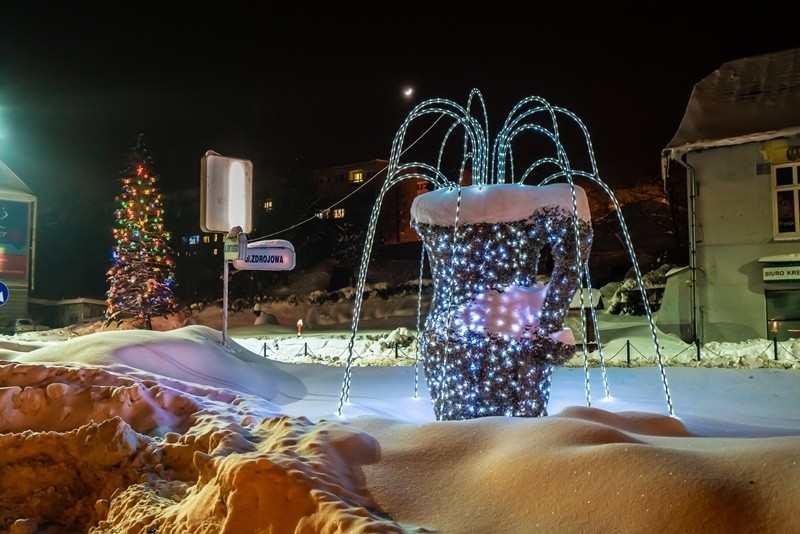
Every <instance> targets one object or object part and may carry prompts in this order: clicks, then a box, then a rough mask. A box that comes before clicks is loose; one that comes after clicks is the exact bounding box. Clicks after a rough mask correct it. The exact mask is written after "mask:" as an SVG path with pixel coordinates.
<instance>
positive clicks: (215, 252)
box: [214, 248, 219, 256]
mask: <svg viewBox="0 0 800 534" xmlns="http://www.w3.org/2000/svg"><path fill="white" fill-rule="evenodd" d="M218 254H219V251H218V250H217V249H216V248H215V249H214V256H217V255H218Z"/></svg>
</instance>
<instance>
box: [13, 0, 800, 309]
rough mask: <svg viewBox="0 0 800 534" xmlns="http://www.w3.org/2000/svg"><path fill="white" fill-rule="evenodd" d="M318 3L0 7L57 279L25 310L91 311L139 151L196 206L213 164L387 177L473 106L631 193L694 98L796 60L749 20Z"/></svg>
mask: <svg viewBox="0 0 800 534" xmlns="http://www.w3.org/2000/svg"><path fill="white" fill-rule="evenodd" d="M318 4H319V3H312V2H300V3H297V2H295V3H293V4H292V5H291V6H288V7H283V8H281V9H280V10H278V11H276V12H272V11H271V10H272V9H273V8H272V7H270V6H272V5H273V4H265V3H258V4H256V3H253V4H252V5H253V6H254V7H252V8H249V7H245V6H244V3H236V2H231V3H218V4H214V6H215V7H213V8H212V7H211V6H210V5H209V6H208V7H199V6H201V3H195V4H191V6H192V7H190V8H185V7H170V8H169V9H167V8H166V7H165V5H164V4H163V3H152V4H150V3H148V2H135V3H122V4H115V5H114V7H113V9H112V8H109V12H103V11H99V12H95V11H92V12H89V11H88V9H89V8H88V7H86V8H84V7H81V6H80V5H76V4H70V7H69V9H68V8H67V7H64V6H63V5H59V6H57V7H53V5H52V4H50V3H44V2H25V3H22V2H14V3H12V5H5V6H4V7H3V9H2V11H3V12H2V14H1V15H0V160H2V161H3V162H5V163H6V164H7V165H8V166H9V167H10V168H11V169H12V171H14V172H15V173H16V174H17V175H18V176H19V177H20V178H21V179H22V180H23V181H24V182H25V183H26V184H28V186H29V187H30V188H31V189H32V190H33V192H34V194H36V195H37V197H38V199H39V200H38V208H39V212H40V213H41V214H42V217H43V221H42V222H40V231H41V232H43V233H47V234H49V235H51V236H60V235H61V233H62V232H63V234H64V237H63V239H62V240H61V241H62V242H63V246H62V248H61V249H60V250H52V246H51V249H49V250H43V251H40V256H42V258H43V261H44V263H45V264H47V263H49V264H50V265H57V266H58V269H59V270H61V273H60V274H59V276H58V277H54V276H52V275H48V274H47V273H43V270H45V269H46V266H44V265H41V266H40V270H39V271H38V273H39V274H37V276H38V278H39V280H40V281H41V282H40V284H39V287H38V288H37V291H38V292H39V293H41V294H43V295H46V296H60V297H74V296H102V293H103V292H104V289H105V287H107V286H106V284H105V280H104V273H105V269H106V268H107V266H108V264H109V263H108V262H109V259H108V251H109V249H110V246H111V227H112V225H113V220H110V219H108V220H107V219H106V218H105V217H107V216H108V215H107V212H106V211H104V210H102V209H100V208H99V207H100V206H102V205H109V204H113V198H114V196H115V195H116V194H117V192H118V191H119V182H118V181H117V178H118V176H119V172H120V171H121V169H122V166H123V155H124V153H125V152H126V151H127V150H128V149H130V148H131V147H132V146H133V144H134V142H135V137H136V134H137V133H140V132H141V133H144V135H145V139H146V142H147V144H148V146H149V147H150V151H151V155H152V156H153V158H154V161H155V164H156V170H157V171H158V173H159V174H160V176H161V182H160V186H161V188H162V190H164V191H165V192H169V191H178V190H183V189H187V188H196V187H198V186H199V180H200V158H201V157H202V156H203V154H204V153H205V152H206V151H207V150H209V149H212V150H215V151H217V152H219V153H221V154H223V155H228V156H234V157H242V158H247V159H250V160H251V161H252V162H253V167H254V178H255V180H256V181H260V182H261V183H265V184H267V188H269V185H268V184H270V183H271V182H273V181H274V182H276V183H277V181H278V178H281V179H284V180H285V179H287V178H288V179H290V180H305V179H307V177H308V172H309V171H310V170H311V169H314V168H320V167H328V166H335V165H341V164H349V163H357V162H361V161H366V160H370V159H374V158H388V156H389V151H390V148H391V143H392V139H393V137H394V135H395V133H396V132H397V130H398V128H399V126H400V124H401V123H402V121H403V119H404V118H405V117H406V115H407V113H408V111H409V110H410V109H411V108H412V107H413V105H414V104H416V103H419V102H421V101H423V100H426V99H429V98H446V99H449V100H452V101H455V102H456V103H459V104H462V105H465V104H466V99H467V97H468V95H469V92H470V90H471V89H473V88H476V89H479V90H480V91H481V93H482V94H483V97H484V99H485V101H486V106H487V109H488V116H489V120H490V130H491V131H490V134H494V133H496V131H497V129H498V128H499V126H500V124H501V122H502V120H504V119H505V118H506V116H507V114H508V113H509V112H510V110H511V109H512V107H513V106H514V104H516V103H517V102H519V101H520V100H521V99H523V98H525V97H528V96H539V97H542V98H544V99H546V100H547V101H548V102H550V103H551V104H553V105H555V106H559V107H562V108H566V109H568V110H570V111H572V112H574V113H575V114H576V115H577V116H578V117H579V118H580V119H581V120H582V121H583V122H584V123H585V124H586V126H587V128H588V130H589V133H590V135H591V139H592V143H593V145H594V150H595V154H596V156H597V163H598V167H599V169H600V175H601V177H602V178H603V179H604V180H605V181H606V182H607V183H609V184H612V185H613V184H622V183H630V182H633V181H635V180H637V179H639V178H642V177H646V176H658V175H659V173H660V168H659V156H660V153H661V150H662V149H663V148H664V147H665V146H666V145H667V144H668V143H669V141H670V140H671V138H672V136H673V134H674V133H675V131H676V130H677V128H678V125H679V124H680V121H681V118H682V117H683V112H684V109H685V107H686V104H687V102H688V100H689V97H690V95H691V91H692V88H693V86H694V84H695V83H697V82H699V81H700V80H701V79H702V78H704V77H705V76H707V75H709V74H711V72H713V71H714V70H716V69H717V68H719V67H720V66H721V65H722V64H723V63H725V62H726V61H730V60H734V59H739V58H742V57H747V56H753V55H759V54H764V53H769V52H775V51H779V50H784V49H787V48H793V47H796V46H798V45H800V40H798V38H797V22H796V19H795V18H793V17H789V16H786V15H785V14H782V13H781V12H780V10H779V9H777V8H769V9H768V6H767V5H765V4H759V3H753V2H719V3H708V2H705V3H702V5H701V4H700V3H675V2H672V3H658V4H653V3H648V2H642V3H640V4H641V6H638V5H634V3H627V2H587V3H585V4H583V3H567V2H554V3H549V4H548V5H549V7H543V6H542V4H543V3H542V2H480V3H478V2H395V3H374V2H373V3H367V2H363V3H362V2H340V3H329V5H330V6H332V7H324V8H320V7H319V6H318ZM87 6H88V4H87ZM176 6H177V4H176ZM255 6H258V7H255ZM601 7H602V8H603V9H601ZM92 9H94V8H92ZM167 11H169V12H177V13H176V14H174V15H169V16H168V15H166V14H165V13H166V12H167ZM409 85H411V86H413V87H414V88H415V91H416V92H415V95H414V97H413V100H411V101H410V100H408V99H406V98H404V97H403V95H402V89H403V88H404V87H407V86H409ZM76 212H80V213H81V216H79V217H77V216H76V215H75V213H76ZM299 218H300V214H298V219H299ZM294 222H296V221H287V226H289V225H290V224H292V223H294ZM198 231H199V223H198ZM76 235H78V236H85V237H78V238H76V237H75V236H76ZM104 235H107V236H108V238H107V241H106V242H103V239H102V236H104ZM56 241H58V240H55V241H54V240H52V239H51V240H50V241H49V242H50V243H54V242H56ZM48 255H50V256H54V255H55V256H57V258H49V259H47V258H48ZM41 263H42V262H40V264H41ZM72 271H74V273H72ZM70 276H72V277H74V278H75V281H74V282H70V284H71V285H70V284H66V285H68V286H69V287H67V288H66V289H65V288H64V285H65V284H64V282H63V280H64V279H65V277H66V278H67V279H68V278H69V277H70ZM54 284H57V285H58V287H56V285H54ZM79 293H92V295H81V294H79Z"/></svg>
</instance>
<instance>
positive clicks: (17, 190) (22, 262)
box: [0, 161, 36, 324]
mask: <svg viewBox="0 0 800 534" xmlns="http://www.w3.org/2000/svg"><path fill="white" fill-rule="evenodd" d="M35 236H36V196H35V195H34V194H33V192H32V191H31V190H30V188H29V187H28V186H27V185H25V183H24V182H23V181H22V180H21V179H20V178H19V176H17V175H16V174H14V173H13V172H12V171H11V169H9V168H8V166H7V165H6V164H5V163H3V162H2V161H0V282H2V286H0V288H6V289H7V291H5V290H3V291H2V292H0V324H6V323H9V322H11V323H13V322H14V320H15V319H16V318H18V317H28V316H29V311H28V297H29V294H30V291H31V290H32V289H33V287H34V276H33V273H34V270H35V260H36V254H35V251H36V240H35Z"/></svg>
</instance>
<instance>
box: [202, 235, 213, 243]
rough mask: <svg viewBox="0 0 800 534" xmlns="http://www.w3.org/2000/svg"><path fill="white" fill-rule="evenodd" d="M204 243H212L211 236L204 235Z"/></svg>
mask: <svg viewBox="0 0 800 534" xmlns="http://www.w3.org/2000/svg"><path fill="white" fill-rule="evenodd" d="M203 243H211V236H208V235H204V236H203Z"/></svg>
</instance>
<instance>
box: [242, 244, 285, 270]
mask: <svg viewBox="0 0 800 534" xmlns="http://www.w3.org/2000/svg"><path fill="white" fill-rule="evenodd" d="M233 266H234V267H235V268H237V269H239V270H240V271H248V270H249V271H291V270H292V269H294V266H295V255H294V245H292V244H291V243H290V242H289V241H286V240H283V239H267V240H263V241H254V242H252V243H247V246H246V247H244V246H241V243H240V245H239V257H238V258H237V259H235V260H233Z"/></svg>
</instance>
